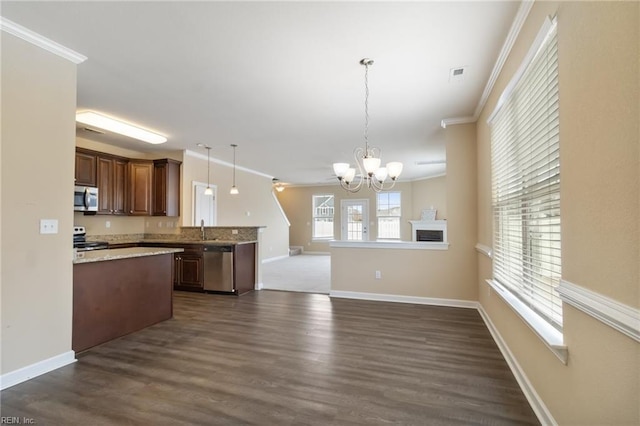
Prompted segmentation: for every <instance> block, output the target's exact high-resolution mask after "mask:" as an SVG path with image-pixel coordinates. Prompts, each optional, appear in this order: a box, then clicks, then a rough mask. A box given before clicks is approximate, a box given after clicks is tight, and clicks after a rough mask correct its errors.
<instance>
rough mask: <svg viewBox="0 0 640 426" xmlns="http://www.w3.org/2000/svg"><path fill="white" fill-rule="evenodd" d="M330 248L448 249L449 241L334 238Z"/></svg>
mask: <svg viewBox="0 0 640 426" xmlns="http://www.w3.org/2000/svg"><path fill="white" fill-rule="evenodd" d="M329 246H330V247H332V248H368V249H401V250H448V249H449V243H429V242H415V241H399V240H396V241H393V240H378V241H341V240H334V241H331V243H330V244H329Z"/></svg>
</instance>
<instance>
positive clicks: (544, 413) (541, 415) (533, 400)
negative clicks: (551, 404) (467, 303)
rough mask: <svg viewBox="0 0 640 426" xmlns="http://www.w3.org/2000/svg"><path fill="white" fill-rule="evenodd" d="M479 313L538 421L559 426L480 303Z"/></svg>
mask: <svg viewBox="0 0 640 426" xmlns="http://www.w3.org/2000/svg"><path fill="white" fill-rule="evenodd" d="M478 312H479V313H480V316H481V317H482V320H483V321H484V323H485V325H486V326H487V328H488V329H489V332H490V333H491V336H492V337H493V340H494V341H495V342H496V345H498V348H499V349H500V352H502V356H503V357H504V359H505V360H506V361H507V364H508V365H509V368H510V369H511V372H512V373H513V375H514V376H515V378H516V381H517V382H518V384H519V385H520V389H522V392H523V393H524V396H525V397H526V398H527V401H529V404H530V405H531V408H532V409H533V411H534V413H536V416H537V417H538V420H540V423H541V424H543V425H557V424H558V423H557V422H556V421H555V419H554V418H553V416H552V415H551V412H550V411H549V409H548V408H547V406H546V405H545V403H544V402H543V401H542V399H541V398H540V396H539V395H538V393H537V392H536V390H535V388H534V387H533V385H532V384H531V382H530V381H529V379H528V378H527V375H526V374H525V372H524V370H523V369H522V367H520V364H518V361H517V360H516V358H515V356H514V355H513V353H512V352H511V351H510V350H509V347H508V346H507V344H506V343H505V341H504V339H503V338H502V336H501V335H500V333H499V332H498V329H497V328H496V327H495V325H494V324H493V322H492V321H491V318H489V315H488V314H487V312H486V311H485V310H484V308H483V307H482V305H481V304H479V303H478Z"/></svg>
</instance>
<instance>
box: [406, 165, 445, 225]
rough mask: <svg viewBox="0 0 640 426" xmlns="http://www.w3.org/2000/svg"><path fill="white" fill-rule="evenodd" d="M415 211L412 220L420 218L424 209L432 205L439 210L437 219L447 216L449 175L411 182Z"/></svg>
mask: <svg viewBox="0 0 640 426" xmlns="http://www.w3.org/2000/svg"><path fill="white" fill-rule="evenodd" d="M411 190H412V198H413V202H412V203H411V204H412V205H413V212H412V214H411V216H410V217H411V219H410V220H418V219H420V216H421V215H422V210H425V209H430V208H431V207H432V206H433V208H434V209H436V210H437V213H436V219H446V218H447V177H446V176H439V177H434V178H430V179H421V180H416V181H414V182H412V183H411Z"/></svg>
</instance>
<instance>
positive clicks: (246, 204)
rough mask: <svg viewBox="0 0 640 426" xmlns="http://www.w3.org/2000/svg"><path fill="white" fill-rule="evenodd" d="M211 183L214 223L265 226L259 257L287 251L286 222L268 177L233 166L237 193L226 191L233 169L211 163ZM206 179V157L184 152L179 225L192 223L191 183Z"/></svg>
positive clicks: (286, 252) (275, 255) (205, 180)
mask: <svg viewBox="0 0 640 426" xmlns="http://www.w3.org/2000/svg"><path fill="white" fill-rule="evenodd" d="M210 172H211V184H212V185H216V187H217V195H218V200H217V206H218V208H217V212H218V222H217V225H218V226H235V225H237V226H265V228H263V230H262V234H261V239H260V256H261V259H268V258H272V257H281V256H287V255H288V254H289V225H288V224H287V222H286V219H285V217H284V216H283V215H282V213H281V211H280V207H279V206H278V201H277V199H276V198H275V197H274V195H273V188H272V183H271V178H269V177H265V176H261V175H257V174H255V173H250V172H247V171H244V170H242V169H236V186H237V187H238V190H239V191H240V193H239V194H237V195H231V194H229V189H230V188H231V185H232V183H233V168H232V167H230V166H226V165H222V164H218V163H215V162H213V161H212V162H211V168H210ZM194 181H196V182H204V183H206V182H207V160H206V157H203V158H200V157H199V156H198V157H196V156H193V155H185V156H184V164H183V172H182V193H183V197H182V206H181V209H182V212H183V216H182V224H183V226H192V220H193V208H192V203H193V182H194Z"/></svg>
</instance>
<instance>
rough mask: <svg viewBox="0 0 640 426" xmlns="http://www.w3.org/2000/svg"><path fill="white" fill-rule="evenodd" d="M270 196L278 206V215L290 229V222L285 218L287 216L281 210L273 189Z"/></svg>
mask: <svg viewBox="0 0 640 426" xmlns="http://www.w3.org/2000/svg"><path fill="white" fill-rule="evenodd" d="M271 196H273V200H274V201H275V202H276V206H278V210H279V211H280V214H281V215H282V218H283V219H284V221H285V223H286V224H287V226H288V227H291V222H289V218H288V217H287V214H286V213H285V212H284V209H283V208H282V204H280V200H278V196H277V195H276V191H275V190H273V189H272V190H271Z"/></svg>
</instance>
